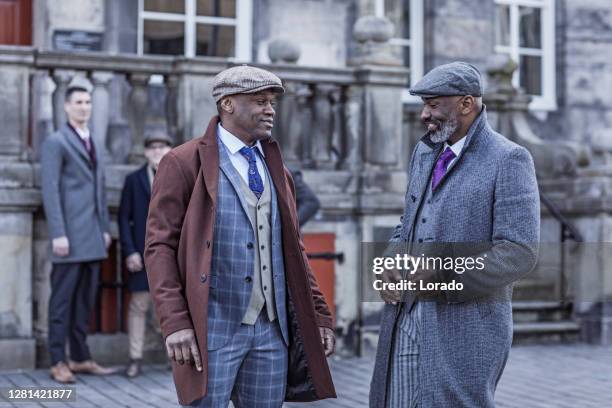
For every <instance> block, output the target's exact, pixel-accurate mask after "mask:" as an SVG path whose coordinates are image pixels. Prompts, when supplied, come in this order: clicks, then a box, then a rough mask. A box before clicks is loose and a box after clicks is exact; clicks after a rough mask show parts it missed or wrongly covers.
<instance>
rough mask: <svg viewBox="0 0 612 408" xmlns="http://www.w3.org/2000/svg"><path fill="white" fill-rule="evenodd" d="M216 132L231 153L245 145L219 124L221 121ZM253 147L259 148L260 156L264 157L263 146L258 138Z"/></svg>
mask: <svg viewBox="0 0 612 408" xmlns="http://www.w3.org/2000/svg"><path fill="white" fill-rule="evenodd" d="M217 134H218V135H219V138H220V139H221V141H222V142H223V144H224V145H225V147H227V150H229V151H230V153H231V154H235V153H237V152H238V151H239V150H240V149H242V148H243V147H245V146H246V144H245V143H244V142H243V141H242V140H240V139H238V138H237V137H236V136H234V135H233V134H232V133H231V132H229V131H228V130H227V129H225V128H224V127H223V126H221V123H219V124H218V125H217ZM255 147H257V150H259V153H260V154H261V156H262V157H265V154H264V151H263V147H262V146H261V143H260V142H259V140H258V141H257V142H255Z"/></svg>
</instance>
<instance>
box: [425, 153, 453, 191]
mask: <svg viewBox="0 0 612 408" xmlns="http://www.w3.org/2000/svg"><path fill="white" fill-rule="evenodd" d="M455 157H456V156H455V153H453V151H452V150H451V148H450V147H447V148H446V150H444V151H443V152H442V154H441V155H440V157H438V161H437V162H436V167H435V168H434V171H433V177H432V178H431V189H432V190H435V189H436V187H437V186H438V183H440V180H442V177H443V176H444V173H446V168H447V167H448V164H449V163H450V162H451V161H452V160H453V159H454V158H455Z"/></svg>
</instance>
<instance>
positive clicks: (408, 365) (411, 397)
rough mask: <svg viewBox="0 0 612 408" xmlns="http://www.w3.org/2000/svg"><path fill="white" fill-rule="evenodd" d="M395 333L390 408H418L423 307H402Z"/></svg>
mask: <svg viewBox="0 0 612 408" xmlns="http://www.w3.org/2000/svg"><path fill="white" fill-rule="evenodd" d="M400 313H401V314H400V317H399V322H398V324H397V328H396V332H395V342H394V344H393V354H392V359H391V379H390V381H389V391H388V393H387V408H415V407H418V405H419V338H420V336H419V331H420V323H421V313H422V312H421V304H420V303H419V302H416V303H414V305H413V307H412V309H411V310H408V308H407V307H405V305H404V307H402V310H401V312H400Z"/></svg>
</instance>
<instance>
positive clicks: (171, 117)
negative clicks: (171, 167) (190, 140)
mask: <svg viewBox="0 0 612 408" xmlns="http://www.w3.org/2000/svg"><path fill="white" fill-rule="evenodd" d="M164 82H165V84H166V123H167V124H168V134H169V135H170V137H171V138H172V139H173V140H174V143H182V142H183V135H182V131H181V129H180V127H179V117H178V101H179V96H178V93H179V84H180V77H179V76H178V75H166V77H165V79H164Z"/></svg>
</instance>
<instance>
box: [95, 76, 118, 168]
mask: <svg viewBox="0 0 612 408" xmlns="http://www.w3.org/2000/svg"><path fill="white" fill-rule="evenodd" d="M112 79H113V73H112V72H109V71H95V72H94V73H92V75H91V82H92V85H93V92H92V113H91V127H92V135H93V137H94V139H95V141H96V146H98V149H100V152H99V153H100V155H101V156H102V158H103V160H104V161H107V160H108V149H107V146H108V144H107V140H106V135H107V132H108V123H109V118H110V95H109V86H110V82H111V80H112Z"/></svg>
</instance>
